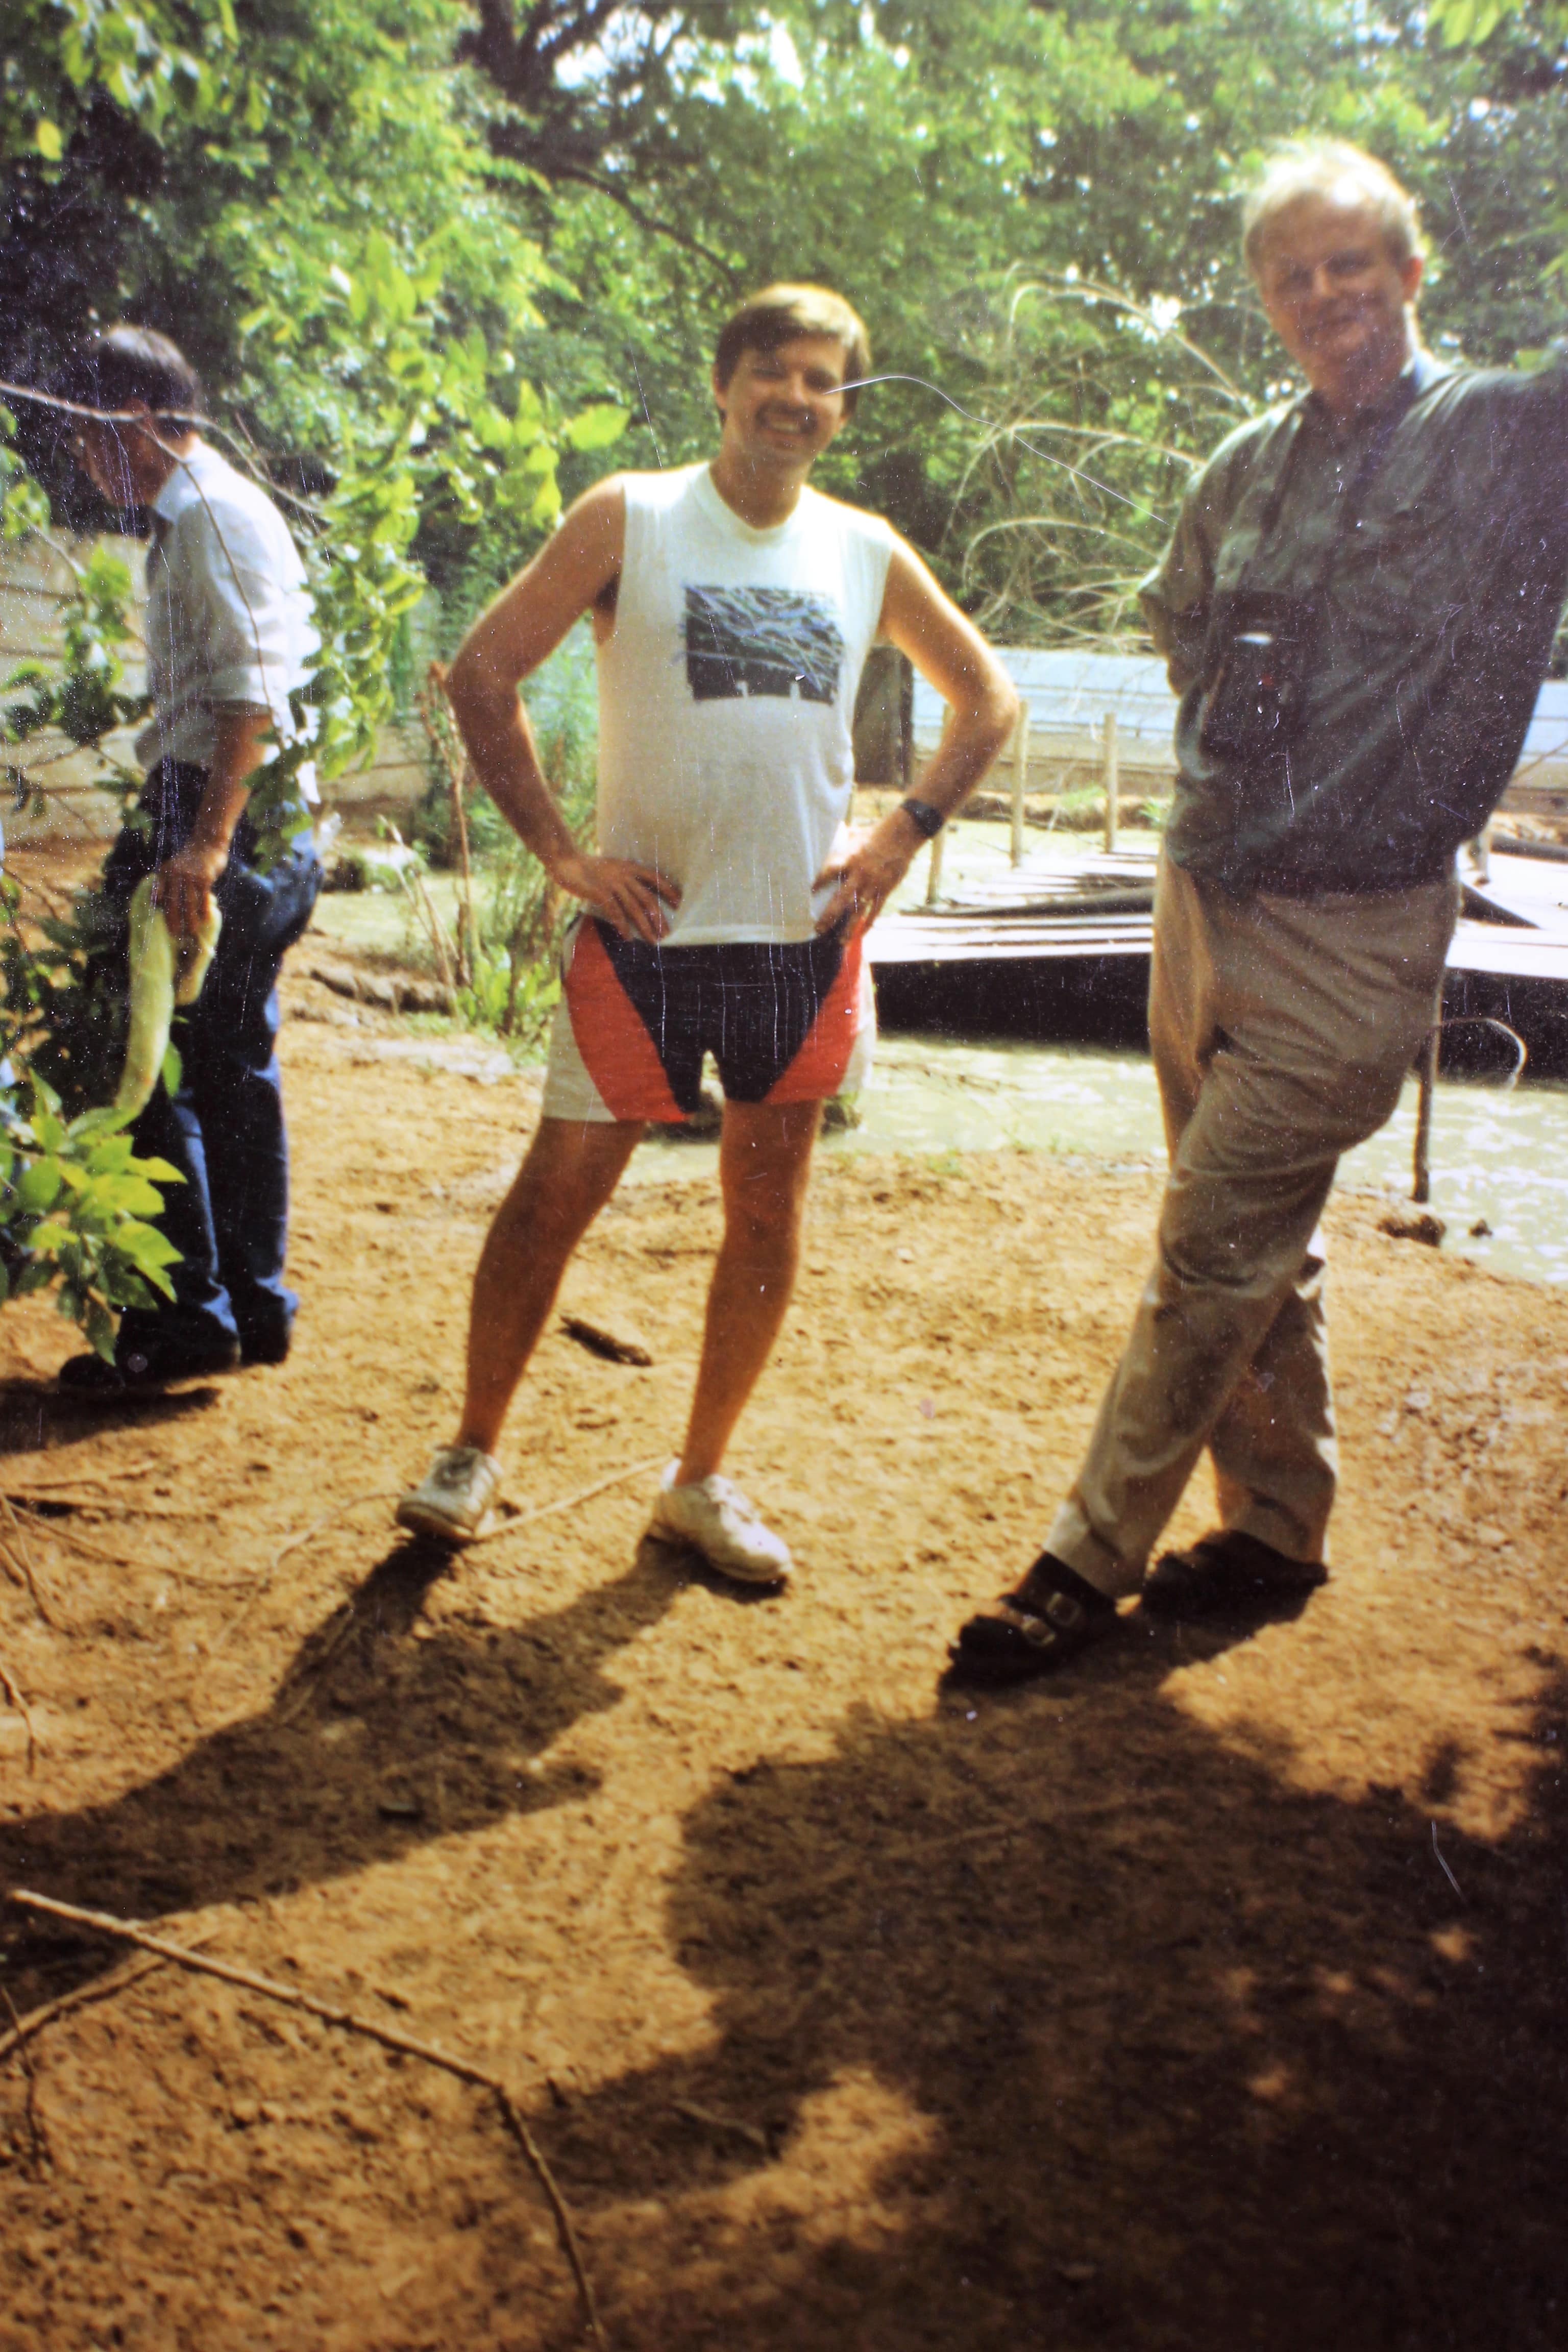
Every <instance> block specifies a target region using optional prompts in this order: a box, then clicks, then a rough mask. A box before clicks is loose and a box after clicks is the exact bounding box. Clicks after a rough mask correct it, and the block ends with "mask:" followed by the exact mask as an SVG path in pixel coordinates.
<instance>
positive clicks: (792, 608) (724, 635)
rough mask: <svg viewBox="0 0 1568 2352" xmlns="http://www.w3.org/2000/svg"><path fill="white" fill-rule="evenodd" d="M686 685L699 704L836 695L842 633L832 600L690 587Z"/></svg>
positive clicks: (780, 591) (786, 592) (792, 591)
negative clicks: (742, 698)
mask: <svg viewBox="0 0 1568 2352" xmlns="http://www.w3.org/2000/svg"><path fill="white" fill-rule="evenodd" d="M685 639H686V682H687V684H688V685H689V687H690V688H691V695H692V699H693V701H695V702H712V701H715V700H717V699H719V698H721V697H723V696H731V697H733V696H739V695H747V696H751V695H759V694H763V695H774V696H780V697H783V698H786V699H787V698H788V697H789V696H790V695H791V694H793V693H795V692H796V691H798V693H799V695H800V698H801V700H802V701H803V702H832V701H834V700H835V699H836V698H837V693H838V674H839V669H840V666H841V665H842V663H843V659H844V635H843V631H842V630H841V629H840V627H839V625H838V614H837V609H836V608H835V606H834V605H833V604H832V603H831V602H830V601H829V599H828V598H827V597H826V596H816V595H812V594H810V593H807V592H806V591H805V590H802V589H797V588H688V589H687V591H686V626H685Z"/></svg>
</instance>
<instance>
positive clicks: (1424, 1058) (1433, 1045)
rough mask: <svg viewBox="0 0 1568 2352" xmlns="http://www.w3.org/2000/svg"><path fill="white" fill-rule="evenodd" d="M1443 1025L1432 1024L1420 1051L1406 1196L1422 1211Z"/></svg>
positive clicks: (1429, 1183) (1428, 1191) (1428, 1177)
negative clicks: (1411, 1165) (1412, 1173)
mask: <svg viewBox="0 0 1568 2352" xmlns="http://www.w3.org/2000/svg"><path fill="white" fill-rule="evenodd" d="M1442 1039H1443V1024H1442V1022H1441V1021H1440V1020H1438V1021H1435V1022H1434V1023H1433V1024H1432V1027H1431V1029H1430V1030H1429V1031H1428V1032H1427V1036H1426V1044H1425V1045H1423V1046H1422V1048H1421V1062H1420V1069H1421V1097H1420V1100H1419V1101H1418V1102H1417V1104H1416V1106H1415V1181H1413V1183H1412V1184H1411V1187H1410V1197H1411V1199H1412V1200H1413V1201H1415V1202H1419V1203H1420V1205H1421V1206H1422V1207H1423V1208H1425V1206H1426V1202H1428V1201H1429V1200H1430V1199H1431V1197H1432V1097H1433V1096H1434V1094H1435V1093H1436V1087H1437V1048H1438V1046H1439V1045H1441V1043H1442Z"/></svg>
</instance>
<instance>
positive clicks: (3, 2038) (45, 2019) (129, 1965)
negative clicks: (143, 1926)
mask: <svg viewBox="0 0 1568 2352" xmlns="http://www.w3.org/2000/svg"><path fill="white" fill-rule="evenodd" d="M167 1966H168V1963H167V1961H166V1960H164V1959H163V1956H162V1955H161V1954H153V1955H151V1956H149V1957H147V1958H142V1959H140V1960H127V1961H126V1963H125V1965H124V1967H123V1968H120V1969H110V1972H109V1974H108V1976H106V1977H98V1978H96V1979H94V1981H93V1982H92V1983H91V1984H87V1985H78V1987H77V1989H76V1990H75V1991H74V1992H63V1993H61V1995H60V1997H59V1999H58V2000H46V2001H45V2002H44V2003H43V2005H42V2007H41V2008H38V2009H30V2010H29V2011H27V2014H26V2017H18V2016H17V2015H16V2011H15V2010H14V2009H13V2010H11V2016H12V2020H13V2023H12V2028H11V2031H10V2032H9V2033H7V2034H4V2035H0V2066H4V2065H5V2061H6V2060H7V2059H8V2058H9V2057H10V2056H11V2055H12V2054H13V2053H14V2052H16V2051H17V2050H19V2049H20V2048H21V2047H22V2044H23V2043H24V2042H30V2041H31V2040H32V2038H33V2036H34V2034H35V2033H37V2032H41V2031H42V2029H43V2028H44V2027H45V2026H46V2025H47V2024H48V2023H49V2022H50V2021H51V2020H53V2019H54V2018H57V2017H68V2016H69V2015H70V2012H71V2011H72V2010H73V2009H86V2008H87V2007H88V2006H89V2003H90V2002H92V2001H95V2000H113V1999H114V1996H115V1994H116V1993H121V1992H125V1991H127V1990H129V1988H130V1987H131V1986H132V1985H133V1984H136V1983H138V1982H139V1981H140V1979H142V1977H150V1976H152V1975H153V1974H154V1973H155V1971H156V1970H157V1969H162V1968H166V1967H167ZM5 2005H6V2007H7V2008H8V2009H9V2008H10V2006H11V2005H10V2002H9V2001H7V2002H6V2004H5Z"/></svg>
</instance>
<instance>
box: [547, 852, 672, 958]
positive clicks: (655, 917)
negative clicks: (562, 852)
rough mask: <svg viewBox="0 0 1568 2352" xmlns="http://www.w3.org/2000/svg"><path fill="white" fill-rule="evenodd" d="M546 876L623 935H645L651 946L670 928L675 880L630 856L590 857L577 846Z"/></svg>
mask: <svg viewBox="0 0 1568 2352" xmlns="http://www.w3.org/2000/svg"><path fill="white" fill-rule="evenodd" d="M551 879H552V881H553V882H555V883H557V884H558V885H559V887H561V888H562V889H563V890H566V891H569V892H570V893H571V895H572V897H573V898H581V899H583V900H584V902H585V904H586V905H587V906H588V907H589V908H592V910H593V912H594V913H595V915H602V916H603V917H604V919H605V922H606V923H610V924H613V925H614V927H615V929H616V930H617V931H619V933H620V935H621V937H622V939H623V940H630V939H638V940H646V941H647V945H648V946H649V947H650V948H656V947H658V943H659V941H660V940H662V939H663V937H664V935H665V933H666V932H667V931H668V929H669V914H668V908H671V907H679V904H680V885H679V882H671V881H670V880H668V877H666V876H665V875H663V874H660V873H659V871H658V868H657V867H656V866H638V865H637V864H636V863H635V861H634V860H633V859H631V858H629V857H589V856H586V855H585V854H584V852H583V851H581V850H576V851H574V853H573V854H572V855H571V856H568V857H563V858H561V859H560V860H559V861H558V862H557V863H556V864H555V865H554V866H552V868H551Z"/></svg>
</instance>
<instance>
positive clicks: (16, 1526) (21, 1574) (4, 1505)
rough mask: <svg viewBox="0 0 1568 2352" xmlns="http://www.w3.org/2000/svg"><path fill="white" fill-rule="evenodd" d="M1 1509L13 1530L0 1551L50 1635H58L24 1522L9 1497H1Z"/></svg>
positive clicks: (57, 1627)
mask: <svg viewBox="0 0 1568 2352" xmlns="http://www.w3.org/2000/svg"><path fill="white" fill-rule="evenodd" d="M0 1509H4V1511H5V1519H6V1524H7V1525H8V1527H9V1528H10V1530H11V1541H10V1542H9V1543H8V1544H6V1545H5V1546H3V1547H0V1549H3V1550H4V1553H5V1560H6V1562H7V1564H8V1566H9V1567H10V1569H11V1572H12V1574H13V1575H14V1576H15V1577H16V1579H17V1580H18V1581H19V1582H20V1583H22V1584H25V1585H26V1588H27V1591H29V1592H30V1593H31V1594H32V1596H33V1606H34V1608H35V1609H36V1610H37V1612H38V1614H39V1616H40V1617H41V1618H42V1619H43V1621H44V1622H45V1624H46V1625H47V1627H48V1629H49V1631H50V1633H58V1632H59V1630H60V1629H59V1626H58V1624H57V1622H56V1621H55V1620H54V1618H53V1617H51V1616H50V1614H49V1612H48V1610H47V1607H46V1605H45V1601H44V1596H43V1594H42V1593H41V1592H40V1591H38V1580H37V1575H36V1574H35V1572H34V1569H33V1555H32V1553H31V1552H30V1551H29V1550H28V1549H27V1538H26V1536H25V1535H24V1534H23V1532H22V1522H21V1520H20V1519H19V1518H18V1517H16V1512H15V1511H14V1510H13V1509H12V1507H11V1497H10V1496H9V1495H0Z"/></svg>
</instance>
